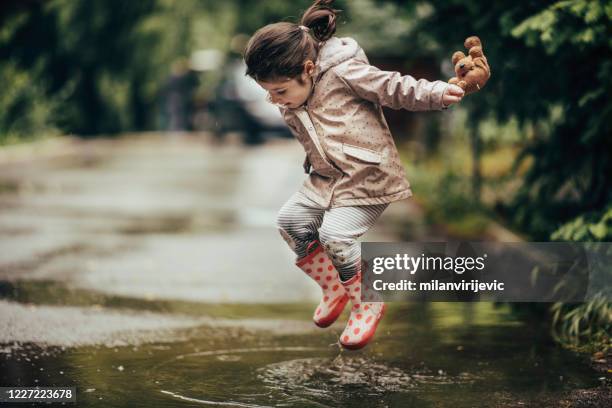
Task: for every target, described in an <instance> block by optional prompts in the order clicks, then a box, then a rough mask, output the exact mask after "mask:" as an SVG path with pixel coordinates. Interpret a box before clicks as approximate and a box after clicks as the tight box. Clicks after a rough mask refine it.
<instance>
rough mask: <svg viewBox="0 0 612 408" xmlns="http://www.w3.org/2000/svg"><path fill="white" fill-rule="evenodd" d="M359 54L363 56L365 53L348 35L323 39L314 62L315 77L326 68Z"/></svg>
mask: <svg viewBox="0 0 612 408" xmlns="http://www.w3.org/2000/svg"><path fill="white" fill-rule="evenodd" d="M361 55H363V58H365V54H364V53H363V51H362V50H361V47H360V46H359V44H357V41H355V40H353V39H352V38H350V37H343V38H338V37H332V38H330V39H329V40H327V41H325V43H324V44H323V46H322V47H321V49H320V50H319V55H318V57H317V62H316V64H315V65H316V68H315V78H318V77H319V76H320V75H321V74H323V73H324V72H325V71H327V70H328V69H330V68H332V67H334V66H336V65H338V64H341V63H343V62H344V61H346V60H349V59H351V58H355V57H358V56H361Z"/></svg>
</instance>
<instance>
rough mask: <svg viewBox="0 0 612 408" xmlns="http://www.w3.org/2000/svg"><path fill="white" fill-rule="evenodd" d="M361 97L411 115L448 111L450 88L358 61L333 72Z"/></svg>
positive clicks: (442, 83)
mask: <svg viewBox="0 0 612 408" xmlns="http://www.w3.org/2000/svg"><path fill="white" fill-rule="evenodd" d="M333 71H334V73H335V74H336V75H337V76H338V77H339V78H340V79H342V80H343V81H344V82H345V83H346V84H347V86H349V87H350V88H351V89H352V90H353V91H354V92H355V93H356V94H357V95H358V96H360V97H361V98H363V99H366V100H368V101H370V102H374V103H378V104H380V105H383V106H388V107H390V108H393V109H406V110H411V111H427V110H441V109H444V108H446V106H444V104H443V103H442V97H443V96H444V93H445V91H446V89H447V88H448V87H449V84H448V83H446V82H442V81H434V82H430V81H427V80H426V79H419V80H417V79H415V78H414V77H412V76H410V75H404V76H401V75H400V73H399V72H389V71H381V70H380V69H378V68H376V67H374V66H372V65H369V64H367V63H365V62H362V61H360V60H357V59H353V60H349V61H347V62H345V63H343V64H340V65H338V66H336V67H335V68H333Z"/></svg>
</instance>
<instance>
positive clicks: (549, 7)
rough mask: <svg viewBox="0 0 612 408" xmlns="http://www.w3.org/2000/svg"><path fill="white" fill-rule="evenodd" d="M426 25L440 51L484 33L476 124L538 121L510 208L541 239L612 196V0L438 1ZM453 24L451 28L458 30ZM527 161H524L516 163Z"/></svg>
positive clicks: (471, 102) (444, 53)
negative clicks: (487, 75) (484, 80)
mask: <svg viewBox="0 0 612 408" xmlns="http://www.w3.org/2000/svg"><path fill="white" fill-rule="evenodd" d="M429 4H431V5H432V7H433V9H434V12H433V13H432V14H431V15H430V16H429V17H427V18H424V19H421V22H420V25H419V27H420V29H421V30H423V31H425V32H427V33H429V35H430V36H431V37H432V38H434V39H435V41H436V42H437V43H439V44H440V48H439V50H440V51H439V53H440V54H439V56H440V58H448V57H449V56H450V55H451V53H452V51H454V50H457V49H462V42H463V39H464V38H465V37H467V36H469V35H473V34H477V35H478V36H480V37H481V39H482V41H483V44H484V49H485V53H486V54H487V56H488V59H489V62H490V63H491V66H492V77H491V79H490V80H489V83H488V84H487V87H486V88H485V89H484V90H483V91H482V92H480V93H479V94H476V95H475V96H469V97H467V98H465V100H464V102H462V105H463V106H465V107H466V108H467V109H468V111H469V120H468V123H471V124H472V126H471V127H472V128H475V126H476V125H478V124H479V123H480V122H481V120H482V119H484V118H489V117H493V118H495V119H496V120H497V121H498V122H500V123H504V122H505V121H508V120H510V119H512V118H516V120H517V127H518V128H519V129H521V128H523V126H524V125H525V124H526V125H529V126H531V127H532V128H533V129H534V130H535V132H534V134H533V135H532V137H531V138H530V139H529V140H527V142H526V144H525V148H524V150H523V152H522V154H521V155H520V156H519V158H518V159H519V161H522V160H525V159H527V158H531V159H532V160H531V162H532V163H533V164H532V165H531V167H530V168H529V170H528V171H527V173H526V174H525V176H524V180H523V181H524V182H523V185H522V187H521V188H520V189H519V191H518V193H517V194H516V196H515V197H513V199H512V200H509V202H508V203H506V207H507V211H506V212H507V213H509V214H511V215H512V219H513V220H514V222H515V223H516V225H517V226H518V227H519V228H521V229H523V230H524V231H526V232H528V233H529V234H530V235H531V236H532V237H533V238H534V239H536V240H547V239H549V238H550V234H551V233H552V232H553V231H554V230H555V229H557V227H558V226H559V225H560V224H563V223H565V222H568V221H570V220H572V219H574V218H576V217H579V216H580V215H581V214H582V213H591V212H597V211H602V210H603V209H604V208H606V207H607V206H608V205H609V203H610V202H611V201H612V180H611V179H610V177H607V176H606V175H607V174H612V160H610V154H611V152H612V139H611V138H610V137H609V135H610V134H612V129H611V123H612V102H611V100H610V98H609V97H608V94H609V92H610V91H611V90H612V60H611V59H610V58H609V55H611V51H612V50H611V48H612V41H610V38H612V24H611V23H610V20H611V19H612V11H611V10H612V7H611V6H610V3H609V2H607V1H602V0H599V1H596V0H593V1H587V0H574V1H557V2H551V1H548V2H546V1H545V2H542V1H528V2H513V1H499V2H480V3H479V2H476V3H474V2H472V3H470V6H469V7H466V6H465V3H464V2H461V1H459V0H445V1H441V0H440V1H436V0H432V1H430V2H429ZM450 27H453V29H452V33H453V34H452V35H449V28H450ZM517 167H518V163H517Z"/></svg>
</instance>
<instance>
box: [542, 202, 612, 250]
mask: <svg viewBox="0 0 612 408" xmlns="http://www.w3.org/2000/svg"><path fill="white" fill-rule="evenodd" d="M551 238H552V239H553V240H555V241H577V242H610V241H612V207H608V208H607V209H606V210H605V211H603V212H596V213H593V214H583V215H580V216H579V217H576V218H575V219H573V220H571V221H569V222H567V223H565V224H563V225H562V226H561V227H559V228H558V229H557V230H556V231H555V232H553V234H552V235H551Z"/></svg>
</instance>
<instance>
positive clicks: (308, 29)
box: [298, 25, 310, 32]
mask: <svg viewBox="0 0 612 408" xmlns="http://www.w3.org/2000/svg"><path fill="white" fill-rule="evenodd" d="M298 27H299V28H300V30H302V31H305V32H309V31H310V28H308V27H306V26H305V25H300V26H298Z"/></svg>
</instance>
